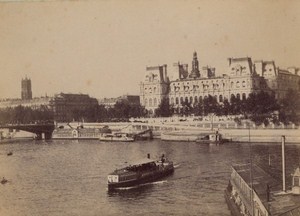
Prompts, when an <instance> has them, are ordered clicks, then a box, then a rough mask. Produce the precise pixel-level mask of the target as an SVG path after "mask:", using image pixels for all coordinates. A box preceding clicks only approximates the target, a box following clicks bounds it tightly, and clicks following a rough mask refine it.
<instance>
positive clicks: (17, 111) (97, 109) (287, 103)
mask: <svg viewBox="0 0 300 216" xmlns="http://www.w3.org/2000/svg"><path fill="white" fill-rule="evenodd" d="M287 95H288V97H286V98H284V99H281V100H277V99H276V98H275V96H274V95H270V94H268V93H266V92H260V93H251V94H250V95H249V97H248V98H246V99H239V98H236V97H232V98H230V101H228V100H226V99H225V100H224V101H223V102H222V103H219V102H218V101H217V99H216V97H213V96H211V95H208V97H205V98H204V99H203V100H200V101H198V102H197V103H195V104H191V103H190V102H188V101H182V103H181V106H180V107H179V108H175V106H174V105H172V104H170V103H169V100H168V99H167V98H165V99H163V100H162V101H161V103H160V104H159V106H158V108H157V109H156V110H155V114H154V116H155V117H169V116H173V115H179V116H191V115H194V116H208V115H211V114H213V115H217V116H222V115H224V116H226V115H237V116H242V118H244V119H249V120H251V121H253V122H255V123H256V124H257V125H259V124H262V123H264V124H265V125H267V124H269V123H270V122H272V123H275V124H278V123H280V122H281V123H284V124H288V123H290V122H292V123H295V124H298V123H299V120H300V119H299V113H300V112H299V107H300V97H299V93H298V92H295V91H293V90H289V91H288V93H287ZM149 116H150V114H149V113H148V112H147V110H146V109H145V108H144V107H143V106H141V105H139V104H132V103H130V102H129V101H127V100H121V101H117V102H116V104H115V105H114V106H113V107H109V108H106V107H105V106H104V105H95V106H91V107H89V108H86V109H78V108H77V109H76V108H74V109H71V110H68V118H67V119H66V120H65V121H86V122H106V121H128V120H129V118H131V117H134V118H136V117H149ZM54 120H57V119H56V116H55V113H54V112H53V111H52V110H51V109H49V108H48V107H47V106H41V107H39V108H38V109H32V108H30V107H24V106H17V107H14V108H4V109H0V123H1V124H7V123H34V122H43V121H54Z"/></svg>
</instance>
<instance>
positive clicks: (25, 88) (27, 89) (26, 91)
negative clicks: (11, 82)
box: [21, 77, 32, 100]
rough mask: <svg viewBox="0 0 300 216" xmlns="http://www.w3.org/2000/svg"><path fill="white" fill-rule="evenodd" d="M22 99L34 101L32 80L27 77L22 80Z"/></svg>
mask: <svg viewBox="0 0 300 216" xmlns="http://www.w3.org/2000/svg"><path fill="white" fill-rule="evenodd" d="M21 99H22V100H31V99H32V90H31V79H28V78H27V77H25V79H22V81H21Z"/></svg>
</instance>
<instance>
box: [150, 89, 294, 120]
mask: <svg viewBox="0 0 300 216" xmlns="http://www.w3.org/2000/svg"><path fill="white" fill-rule="evenodd" d="M299 108H300V96H299V93H298V92H295V91H293V90H289V91H288V93H287V97H286V98H284V99H281V100H277V99H276V98H275V95H274V94H268V93H267V92H263V91H262V92H259V93H251V94H249V97H248V98H246V99H240V98H237V97H231V98H230V101H228V100H227V99H225V100H224V101H223V102H222V103H219V102H218V101H217V98H216V97H213V96H211V95H208V97H205V98H204V99H203V100H200V101H198V102H197V103H195V104H191V103H190V102H188V101H183V102H182V103H181V107H180V108H175V106H174V105H172V104H169V101H168V99H167V98H165V99H163V100H162V102H161V103H160V104H159V107H158V109H157V110H156V111H155V115H156V116H161V117H169V116H172V115H174V114H177V115H180V116H190V115H195V116H208V115H211V114H214V115H217V116H222V115H225V116H226V115H240V116H242V118H243V119H249V120H251V121H253V122H255V123H256V124H257V125H260V124H262V123H264V124H265V125H268V124H269V123H270V122H272V123H274V124H278V123H280V122H281V123H284V124H288V123H290V122H292V123H295V124H298V123H299V120H300V119H299V116H298V114H299V113H300V112H299V111H300V110H299Z"/></svg>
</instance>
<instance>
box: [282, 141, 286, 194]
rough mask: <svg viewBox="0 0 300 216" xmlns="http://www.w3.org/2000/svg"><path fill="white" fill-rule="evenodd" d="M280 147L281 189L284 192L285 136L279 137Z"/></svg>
mask: <svg viewBox="0 0 300 216" xmlns="http://www.w3.org/2000/svg"><path fill="white" fill-rule="evenodd" d="M281 148H282V191H284V192H286V189H285V136H282V137H281Z"/></svg>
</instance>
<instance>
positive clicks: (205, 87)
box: [173, 81, 250, 92]
mask: <svg viewBox="0 0 300 216" xmlns="http://www.w3.org/2000/svg"><path fill="white" fill-rule="evenodd" d="M222 86H223V89H224V88H225V83H223V85H222ZM249 86H250V84H249V83H248V87H249ZM211 87H212V89H215V90H217V89H220V88H221V85H219V84H218V83H213V84H212V86H211ZM230 87H231V88H240V87H243V88H245V87H246V81H242V82H240V81H236V82H233V81H232V82H231V83H230ZM199 88H200V87H199V85H193V86H183V90H184V91H186V92H187V91H196V90H198V89H199ZM209 88H210V85H208V84H203V85H202V89H203V90H204V91H205V90H208V89H209ZM173 91H175V92H178V91H180V87H179V86H173Z"/></svg>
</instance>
